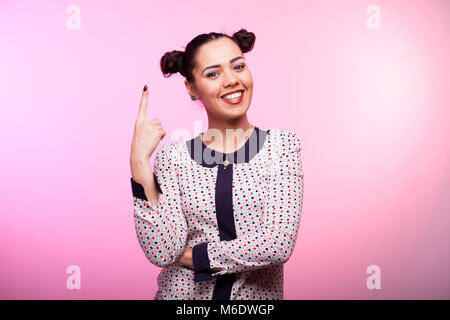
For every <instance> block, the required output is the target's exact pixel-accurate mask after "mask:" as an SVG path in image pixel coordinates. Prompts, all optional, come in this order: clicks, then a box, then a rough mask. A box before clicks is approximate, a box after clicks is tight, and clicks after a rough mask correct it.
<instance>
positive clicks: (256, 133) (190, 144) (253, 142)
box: [186, 126, 270, 168]
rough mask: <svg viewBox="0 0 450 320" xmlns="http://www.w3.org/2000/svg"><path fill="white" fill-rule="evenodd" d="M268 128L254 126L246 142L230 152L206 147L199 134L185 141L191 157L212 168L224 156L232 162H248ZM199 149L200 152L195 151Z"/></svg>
mask: <svg viewBox="0 0 450 320" xmlns="http://www.w3.org/2000/svg"><path fill="white" fill-rule="evenodd" d="M269 131H270V130H263V129H260V128H258V127H256V126H255V128H254V129H253V131H252V134H251V135H250V137H249V138H248V139H247V142H246V143H245V144H244V145H243V146H242V147H240V148H239V149H238V150H236V151H235V152H232V153H222V152H220V151H216V150H213V149H211V148H208V147H207V146H206V145H205V144H204V143H203V141H202V138H201V134H199V135H198V136H196V137H195V138H193V139H191V140H187V141H186V146H187V149H188V151H189V154H190V156H191V158H192V159H193V160H194V161H195V162H197V163H198V164H200V165H202V166H204V167H208V168H212V167H215V166H217V165H218V164H222V162H223V161H224V160H225V158H228V161H230V162H233V163H244V162H249V161H250V160H251V159H252V158H253V157H254V156H255V155H256V154H257V153H258V152H259V150H261V149H262V147H263V145H264V142H265V140H266V136H267V134H268V133H269ZM196 150H201V152H195V151H196Z"/></svg>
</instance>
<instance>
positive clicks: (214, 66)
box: [202, 56, 244, 73]
mask: <svg viewBox="0 0 450 320" xmlns="http://www.w3.org/2000/svg"><path fill="white" fill-rule="evenodd" d="M238 59H244V57H241V56H239V57H236V58H233V59H231V60H230V63H233V62H234V61H236V60H238ZM217 67H220V64H215V65H213V66H209V67H206V68H205V69H203V71H202V73H203V72H205V71H206V70H207V69H210V68H217Z"/></svg>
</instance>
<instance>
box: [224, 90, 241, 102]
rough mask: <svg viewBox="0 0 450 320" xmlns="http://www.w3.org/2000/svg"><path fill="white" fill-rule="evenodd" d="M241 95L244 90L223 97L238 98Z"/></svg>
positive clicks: (227, 98)
mask: <svg viewBox="0 0 450 320" xmlns="http://www.w3.org/2000/svg"><path fill="white" fill-rule="evenodd" d="M241 95H242V91H239V92H235V93H232V94H229V95H227V96H225V97H223V99H225V100H231V99H236V98H238V97H240V96H241Z"/></svg>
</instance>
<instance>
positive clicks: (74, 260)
mask: <svg viewBox="0 0 450 320" xmlns="http://www.w3.org/2000/svg"><path fill="white" fill-rule="evenodd" d="M374 6H375V7H374ZM374 8H375V11H373V10H374ZM77 10H78V11H77ZM376 10H378V13H379V15H378V16H376V12H377V11H376ZM77 19H78V20H77ZM77 24H78V26H79V27H80V28H79V29H78V28H76V27H75V28H74V26H77ZM241 28H245V29H247V30H248V31H251V32H254V33H255V35H256V42H255V46H254V49H253V51H251V52H248V53H246V54H245V55H244V56H245V57H246V60H247V63H248V67H249V69H250V71H251V72H252V75H253V80H254V92H253V99H252V102H251V106H250V109H249V111H248V118H249V121H250V122H251V123H252V124H255V125H257V126H258V127H261V128H264V129H270V128H280V129H283V130H289V131H292V132H295V133H296V134H298V136H299V137H300V138H301V140H302V145H303V150H302V163H303V171H304V188H305V189H304V200H303V210H302V221H301V225H300V230H299V235H298V239H297V244H296V247H295V249H294V253H293V254H292V256H291V258H290V259H289V261H288V262H287V263H286V264H285V280H284V281H285V285H284V292H285V299H449V298H450V273H449V272H448V270H450V255H449V252H450V232H449V231H450V215H449V213H450V192H449V191H450V143H449V142H450V141H449V137H450V127H449V119H450V109H449V105H450V86H449V82H450V40H449V39H450V2H449V1H445V0H442V1H400V0H395V1H393V0H389V1H387V0H375V1H362V0H354V1H350V0H347V1H298V0H292V1H276V2H272V1H248V0H246V1H240V0H229V1H226V2H223V1H86V0H83V1H82V0H75V1H17V0H14V1H13V0H3V1H1V2H0V39H1V41H0V57H1V59H0V88H1V89H0V105H1V116H0V143H1V151H0V157H1V163H2V165H1V166H0V176H1V182H0V187H1V201H0V212H1V215H0V250H1V251H0V260H1V263H0V298H1V299H152V298H153V296H154V294H155V292H156V290H157V283H156V277H157V274H158V273H159V271H160V268H158V267H156V266H154V265H152V264H151V263H150V262H149V261H148V260H146V258H145V256H144V253H143V252H142V249H141V248H140V246H139V243H138V241H137V237H136V232H135V229H134V221H133V205H132V200H133V198H132V193H131V185H130V177H131V170H130V166H129V152H130V148H131V140H132V137H133V130H134V122H135V120H136V117H137V113H138V109H139V101H140V97H141V91H142V88H143V86H144V85H145V84H148V85H149V116H150V117H152V118H153V117H154V118H158V119H160V120H161V122H162V124H163V126H164V128H165V130H166V132H167V135H166V137H165V138H164V139H163V140H162V142H161V143H170V142H175V141H179V140H178V139H179V137H176V136H175V135H174V133H175V132H180V129H185V132H187V134H188V136H187V137H184V138H183V139H188V138H189V139H190V138H192V137H194V136H195V135H197V134H198V133H199V130H201V131H205V130H206V129H207V126H208V122H207V117H206V112H205V111H204V110H203V108H202V107H201V105H200V104H199V103H198V102H193V101H192V100H190V97H189V95H188V93H187V91H186V89H185V86H184V78H183V77H182V76H181V75H179V74H176V75H173V76H172V77H170V78H167V79H166V78H164V77H163V75H162V72H161V70H160V67H159V61H160V59H161V57H162V56H163V54H164V53H165V52H167V51H171V50H184V46H186V44H187V43H188V42H189V41H190V40H191V39H192V38H193V37H195V36H196V35H198V34H201V33H208V32H213V31H214V32H224V33H227V34H228V35H232V34H233V33H234V32H236V31H238V30H239V29H241ZM154 155H155V154H154ZM154 155H153V156H152V159H151V160H152V165H153V160H154ZM71 265H75V266H79V268H80V272H81V288H80V289H69V288H68V287H67V283H66V281H67V279H68V277H69V276H70V274H69V273H67V271H68V267H69V266H71ZM370 266H377V267H379V271H380V274H379V275H381V278H380V279H381V280H380V283H381V287H380V288H379V289H376V288H375V289H369V287H368V284H367V279H368V278H369V277H371V273H368V272H367V270H368V268H369V267H370Z"/></svg>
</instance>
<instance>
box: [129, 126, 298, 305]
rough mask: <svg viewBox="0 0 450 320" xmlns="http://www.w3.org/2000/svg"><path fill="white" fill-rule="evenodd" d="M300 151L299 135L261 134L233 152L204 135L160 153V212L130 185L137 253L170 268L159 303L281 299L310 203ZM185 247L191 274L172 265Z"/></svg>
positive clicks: (161, 277) (158, 295)
mask: <svg viewBox="0 0 450 320" xmlns="http://www.w3.org/2000/svg"><path fill="white" fill-rule="evenodd" d="M301 150H302V144H301V142H300V139H299V138H298V136H297V135H296V134H295V133H292V132H289V131H285V130H280V129H270V130H264V129H260V128H258V127H254V130H253V131H252V134H251V135H250V137H249V138H248V139H247V142H246V143H245V145H244V146H242V147H241V148H240V149H239V150H237V151H236V152H234V153H228V154H223V153H220V152H218V151H215V150H212V149H210V148H208V147H207V146H206V145H205V144H204V143H203V142H202V140H201V135H200V134H199V135H198V136H196V137H195V138H193V139H191V140H187V141H182V142H177V143H170V144H165V143H163V144H161V146H160V148H159V150H158V153H157V155H156V158H155V165H154V176H155V181H156V183H157V187H158V190H159V192H160V195H159V201H158V204H157V205H152V204H151V203H150V202H149V201H147V198H146V196H145V193H144V189H143V187H142V185H140V184H139V183H137V182H135V181H134V180H133V179H132V178H131V185H132V192H133V198H134V204H133V207H134V220H135V225H136V234H137V238H138V241H139V244H140V245H141V247H142V250H143V252H144V253H145V256H146V257H147V259H148V260H150V262H152V263H153V264H154V265H156V266H159V267H161V268H162V270H161V272H160V273H159V275H158V278H157V283H158V290H157V292H156V294H155V296H154V299H156V300H171V299H177V300H180V299H185V300H189V299H191V300H192V299H196V300H200V299H205V300H261V299H277V300H282V299H283V264H284V263H285V262H287V261H288V259H289V257H290V256H291V254H292V252H293V250H294V246H295V242H296V239H297V234H298V230H299V225H300V216H301V212H302V204H303V169H302V162H301ZM211 159H212V161H211ZM224 160H228V161H229V164H227V162H226V161H225V164H224ZM186 247H190V248H193V264H194V269H193V270H191V269H189V268H187V267H181V266H175V265H174V263H175V261H177V259H178V258H179V256H180V255H181V254H182V253H183V251H184V248H186ZM216 268H220V269H221V270H220V271H217V272H213V271H212V270H211V269H216Z"/></svg>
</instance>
